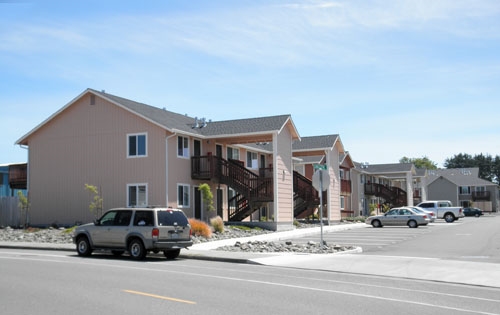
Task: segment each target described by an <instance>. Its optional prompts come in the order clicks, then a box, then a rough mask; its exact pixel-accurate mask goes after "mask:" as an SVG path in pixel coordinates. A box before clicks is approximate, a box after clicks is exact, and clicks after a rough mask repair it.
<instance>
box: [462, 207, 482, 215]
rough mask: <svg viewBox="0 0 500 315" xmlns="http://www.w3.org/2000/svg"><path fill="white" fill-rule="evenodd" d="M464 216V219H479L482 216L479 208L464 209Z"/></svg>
mask: <svg viewBox="0 0 500 315" xmlns="http://www.w3.org/2000/svg"><path fill="white" fill-rule="evenodd" d="M464 215H465V216H466V217H480V216H482V215H483V211H482V210H481V209H479V208H470V207H469V208H464Z"/></svg>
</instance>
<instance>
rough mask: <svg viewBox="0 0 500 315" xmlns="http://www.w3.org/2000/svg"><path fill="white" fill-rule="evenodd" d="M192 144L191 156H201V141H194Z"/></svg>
mask: <svg viewBox="0 0 500 315" xmlns="http://www.w3.org/2000/svg"><path fill="white" fill-rule="evenodd" d="M193 144H194V148H193V155H194V156H200V155H201V141H200V140H194V141H193Z"/></svg>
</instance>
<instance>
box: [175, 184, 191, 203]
mask: <svg viewBox="0 0 500 315" xmlns="http://www.w3.org/2000/svg"><path fill="white" fill-rule="evenodd" d="M177 205H178V207H179V208H189V185H186V184H177Z"/></svg>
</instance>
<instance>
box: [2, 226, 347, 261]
mask: <svg viewBox="0 0 500 315" xmlns="http://www.w3.org/2000/svg"><path fill="white" fill-rule="evenodd" d="M316 226H319V224H309V223H307V224H304V223H302V224H300V225H299V226H298V227H297V228H310V227H316ZM268 233H273V231H268V230H262V229H242V228H239V227H235V226H226V227H224V232H222V233H218V232H213V233H212V236H211V237H210V238H205V237H203V236H193V237H192V239H193V243H194V244H199V243H203V242H212V241H218V240H225V239H232V238H242V237H249V236H255V235H260V234H268ZM0 242H28V243H53V244H71V243H72V238H71V231H70V230H68V229H64V228H52V227H50V228H46V229H37V228H28V229H16V228H11V227H0ZM353 248H354V247H352V246H337V245H335V244H326V243H325V244H323V246H321V244H320V243H319V242H313V241H311V242H308V243H307V244H294V243H293V241H279V242H266V241H251V242H243V243H242V242H235V244H234V245H232V246H223V247H219V248H217V249H216V250H221V251H231V252H260V253H277V252H289V253H313V254H325V253H335V252H339V251H345V250H350V249H353Z"/></svg>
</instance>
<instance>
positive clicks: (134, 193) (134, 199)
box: [127, 184, 148, 207]
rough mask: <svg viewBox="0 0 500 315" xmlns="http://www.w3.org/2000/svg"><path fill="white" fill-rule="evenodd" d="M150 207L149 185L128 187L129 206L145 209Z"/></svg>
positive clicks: (130, 185)
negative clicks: (144, 207)
mask: <svg viewBox="0 0 500 315" xmlns="http://www.w3.org/2000/svg"><path fill="white" fill-rule="evenodd" d="M147 205H148V185H147V184H129V185H127V206H128V207H143V206H147Z"/></svg>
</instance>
